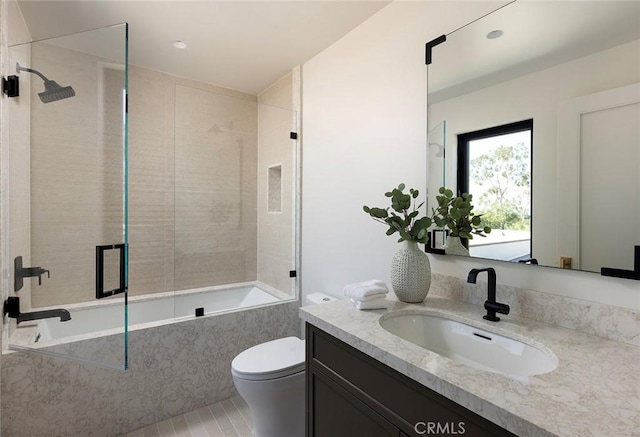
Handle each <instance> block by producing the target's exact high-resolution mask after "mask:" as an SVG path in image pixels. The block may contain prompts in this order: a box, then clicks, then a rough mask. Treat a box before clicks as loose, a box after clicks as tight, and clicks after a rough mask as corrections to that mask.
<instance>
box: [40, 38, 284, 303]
mask: <svg viewBox="0 0 640 437" xmlns="http://www.w3.org/2000/svg"><path fill="white" fill-rule="evenodd" d="M49 49H50V50H49V51H46V52H45V51H42V52H40V53H33V54H32V57H33V61H32V62H33V63H34V65H38V68H41V69H42V70H43V71H52V72H54V73H52V74H51V75H52V76H54V74H55V76H54V78H56V77H61V78H64V82H65V84H66V83H68V84H71V85H72V86H74V88H75V89H76V93H77V95H76V97H74V98H72V99H68V100H66V101H60V102H56V103H55V104H52V105H49V106H53V105H58V106H57V108H56V109H57V110H56V111H49V112H45V111H44V109H46V108H44V107H43V105H42V104H41V103H40V102H39V101H37V98H36V99H35V100H33V101H32V110H33V111H35V112H36V113H35V114H34V115H33V120H36V121H37V123H38V126H32V131H34V132H35V134H34V135H35V137H36V140H37V139H38V138H41V140H42V141H40V140H38V141H40V142H38V141H36V142H35V143H34V145H35V148H34V150H32V154H31V159H32V161H34V163H35V165H36V166H35V167H34V169H33V170H32V171H33V173H35V174H36V176H35V177H32V181H33V182H32V186H31V193H32V194H31V195H32V202H31V203H32V205H36V208H32V212H31V214H32V215H31V222H32V223H34V224H36V225H35V226H33V229H32V233H31V239H32V242H31V246H32V251H34V252H37V257H38V259H39V263H40V264H39V265H42V266H44V267H45V268H50V269H51V273H52V279H51V280H46V279H45V280H44V281H43V284H42V286H41V287H37V286H34V287H33V294H32V296H33V302H32V304H33V306H34V307H41V306H51V305H63V304H67V303H75V302H83V301H91V300H93V299H94V280H95V279H94V278H95V277H94V275H95V273H94V272H95V265H94V261H93V257H94V250H95V248H94V243H89V244H85V243H82V235H83V232H88V231H87V229H89V228H91V227H95V228H96V229H104V228H105V226H104V225H105V223H106V224H108V223H111V224H112V225H113V226H106V228H107V229H112V231H113V232H111V234H110V235H106V234H105V235H104V242H101V243H97V244H108V243H117V242H119V241H118V240H121V237H120V233H119V232H118V224H119V221H120V216H118V215H117V214H110V215H109V217H108V220H109V221H108V222H107V221H106V220H107V219H105V220H102V214H101V213H97V212H96V211H98V206H97V205H93V203H95V202H96V201H95V199H100V198H104V196H105V195H107V194H105V188H104V187H105V186H109V185H111V184H109V183H108V182H109V181H106V183H104V182H105V178H106V176H105V178H102V179H101V180H100V181H98V182H100V183H96V184H94V185H91V184H88V183H87V182H86V181H87V180H91V178H90V177H86V178H85V177H83V176H82V174H81V173H82V172H92V171H94V172H95V171H96V168H97V167H102V168H103V167H105V166H107V167H108V165H109V164H106V163H105V162H103V161H101V160H104V159H105V158H108V156H106V155H105V154H104V153H102V152H103V151H102V150H100V143H99V142H98V141H97V138H96V135H97V131H96V130H95V126H96V125H97V124H98V122H99V120H94V119H93V118H91V116H90V115H87V114H90V113H93V112H95V111H89V110H87V109H86V108H87V106H83V102H82V96H83V95H87V93H92V92H95V88H96V86H95V84H96V83H99V80H98V78H97V76H96V77H92V75H91V74H88V73H87V72H85V71H83V74H82V75H78V74H74V73H73V71H78V69H81V64H82V63H83V62H85V63H87V62H89V64H92V63H95V58H94V57H92V56H89V55H86V54H81V53H78V52H72V51H69V50H66V49H62V48H59V47H50V48H49ZM57 59H64V63H63V65H68V66H70V67H69V72H68V73H66V72H65V71H61V70H60V69H61V68H64V67H61V66H60V64H59V62H57V61H56V64H57V66H56V65H53V61H54V60H57ZM49 60H51V61H49ZM49 62H50V63H51V65H49V64H48V63H49ZM291 76H292V75H291V74H289V75H287V76H286V77H285V78H283V80H281V81H279V82H278V83H277V84H276V85H274V86H273V87H272V88H270V89H269V90H268V91H267V92H265V93H264V94H263V95H261V96H260V101H261V103H262V102H263V101H264V103H265V104H268V105H278V106H279V105H282V106H283V107H282V108H273V107H266V106H264V105H258V99H257V98H256V96H252V95H248V94H244V93H240V92H237V91H233V90H228V89H224V88H220V87H216V86H212V85H208V84H203V83H199V82H194V81H190V80H187V79H183V78H178V77H175V76H171V75H168V74H164V73H160V72H156V71H151V70H147V69H143V68H139V67H135V66H132V67H130V70H129V242H130V258H129V278H130V279H129V284H130V293H131V294H132V295H137V294H148V293H157V292H164V291H172V290H180V289H189V288H195V287H204V286H211V285H219V284H226V283H234V282H243V281H251V280H255V279H260V280H262V281H263V282H266V283H268V284H269V285H272V286H274V287H276V288H279V289H281V290H282V291H285V292H291V280H290V279H289V277H288V271H289V270H290V266H291V264H292V238H293V237H292V235H293V231H292V226H293V219H292V218H293V213H292V211H293V209H292V208H293V206H292V202H291V197H292V191H291V190H292V187H293V183H292V171H293V165H294V160H293V157H292V152H293V148H292V147H293V146H292V141H291V140H290V139H289V131H291V130H292V128H291V123H292V112H291V109H290V108H291V101H292V98H291V88H292V79H291ZM85 104H86V102H85ZM89 104H90V103H89ZM259 106H260V107H261V109H258V107H259ZM89 108H91V106H89ZM65 111H67V112H65ZM83 111H85V112H86V114H85V113H83ZM89 118H91V119H89ZM94 118H95V117H94ZM65 119H66V120H65ZM69 119H71V120H75V122H74V123H73V126H72V127H71V128H70V127H69V122H68V121H67V120H69ZM34 124H35V122H34ZM276 132H280V133H282V132H283V133H284V135H286V136H285V137H284V139H282V140H281V139H278V140H273V138H275V137H276V136H277V135H276ZM45 140H46V143H45ZM40 143H42V146H38V144H40ZM56 143H57V144H59V145H58V146H56ZM259 144H260V149H259V146H258V145H259ZM34 145H32V147H34ZM105 150H106V148H105ZM101 153H102V154H101ZM259 159H260V160H261V164H260V165H258V160H259ZM115 162H116V163H117V159H116V161H115ZM274 162H275V163H278V164H282V171H283V180H284V181H285V182H284V183H283V185H282V187H283V192H282V195H283V199H285V200H284V201H283V210H282V212H281V213H280V214H279V215H277V216H276V215H273V214H270V215H265V214H263V213H264V211H263V210H262V209H263V206H264V208H266V203H267V200H266V199H267V198H266V197H262V196H266V195H267V194H266V192H265V190H264V186H265V181H266V179H265V178H266V177H267V175H266V170H265V168H264V166H263V165H262V163H268V164H269V165H270V164H271V163H274ZM38 165H40V167H42V168H40V167H38ZM74 169H75V170H74ZM43 170H44V171H43ZM76 170H77V171H79V172H80V173H78V176H79V177H78V178H77V180H76V184H66V185H64V186H60V187H53V188H57V189H53V190H52V184H53V185H55V183H56V178H55V175H56V174H64V173H65V172H70V171H71V172H72V171H76ZM59 172H60V173H59ZM120 177H121V176H120V175H119V174H118V173H114V174H112V175H111V178H112V179H114V180H113V182H117V179H119V178H120ZM262 179H264V181H263V180H262ZM259 180H260V181H261V182H259ZM112 185H113V187H115V190H116V192H117V190H118V184H117V183H114V184H112ZM259 189H260V190H262V191H259ZM115 197H117V196H115ZM38 199H41V200H42V199H49V200H54V202H53V203H50V204H49V205H50V206H48V207H38V206H37V205H39V204H40V203H39V202H40V201H38ZM258 199H260V200H258ZM56 200H57V202H56ZM113 203H114V204H116V206H117V199H116V200H115V201H114V202H113ZM61 210H63V212H64V219H63V220H61V219H60V217H58V215H59V214H60V213H61ZM61 222H64V227H61V226H59V224H60V223H61ZM258 228H260V231H259V229H258ZM62 229H66V231H63V230H62ZM259 232H260V236H258V233H259ZM65 241H74V242H75V241H77V242H78V243H82V244H74V246H76V249H77V250H75V251H73V253H72V255H73V256H71V258H69V257H68V255H69V254H66V253H62V252H60V250H59V248H60V247H65V246H64V245H63V243H64V242H65ZM67 246H68V244H67ZM62 255H64V256H62ZM63 260H64V261H63ZM54 278H55V279H54ZM65 281H68V283H65Z"/></svg>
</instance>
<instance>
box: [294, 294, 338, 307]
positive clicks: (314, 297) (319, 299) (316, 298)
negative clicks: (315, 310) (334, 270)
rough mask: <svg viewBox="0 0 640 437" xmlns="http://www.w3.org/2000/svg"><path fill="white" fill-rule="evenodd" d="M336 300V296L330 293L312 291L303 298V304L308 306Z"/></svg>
mask: <svg viewBox="0 0 640 437" xmlns="http://www.w3.org/2000/svg"><path fill="white" fill-rule="evenodd" d="M334 300H337V299H336V298H335V297H333V296H329V295H328V294H324V293H311V294H307V295H306V296H305V297H304V299H303V300H302V305H303V306H306V305H315V304H318V303H327V302H333V301H334Z"/></svg>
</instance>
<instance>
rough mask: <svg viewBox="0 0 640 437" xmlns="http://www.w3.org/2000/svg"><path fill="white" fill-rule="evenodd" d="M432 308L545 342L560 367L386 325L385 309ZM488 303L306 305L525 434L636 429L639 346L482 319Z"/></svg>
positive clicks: (343, 333)
mask: <svg viewBox="0 0 640 437" xmlns="http://www.w3.org/2000/svg"><path fill="white" fill-rule="evenodd" d="M403 309H418V310H433V311H438V312H441V313H443V314H444V315H447V316H449V317H452V318H454V319H456V320H459V321H463V322H466V323H468V324H471V325H473V326H477V327H479V328H481V329H486V330H489V331H492V332H496V333H497V334H501V335H505V336H507V337H511V338H514V339H518V338H523V337H524V338H528V339H532V340H533V341H535V342H538V343H541V344H543V345H544V346H546V347H547V348H549V349H550V350H551V351H553V352H554V353H555V354H556V356H557V357H558V360H559V364H558V368H557V369H556V370H554V371H552V372H550V373H547V374H544V375H538V376H532V377H528V378H517V379H516V378H513V377H509V376H506V375H500V374H496V373H490V372H485V371H481V370H476V369H473V368H470V367H468V366H465V365H463V364H460V363H457V362H454V361H451V360H449V359H447V358H444V357H442V356H440V355H438V354H436V353H433V352H430V351H428V350H426V349H423V348H421V347H419V346H417V345H415V344H413V343H410V342H408V341H405V340H403V339H401V338H399V337H396V336H394V335H392V334H390V333H389V332H387V331H385V330H384V329H382V327H380V325H379V318H380V316H381V315H383V314H385V313H387V312H389V311H397V310H403ZM484 314H485V311H484V309H483V308H482V307H479V306H474V305H470V304H467V303H463V302H457V301H453V300H449V299H444V298H440V297H431V296H429V297H427V299H426V300H425V301H424V302H423V303H422V304H406V303H403V302H395V303H394V305H393V306H392V307H391V308H390V309H389V310H373V311H357V310H356V309H355V308H354V307H353V306H352V305H351V304H350V303H349V302H348V301H346V300H340V301H336V302H331V303H327V304H325V305H315V306H310V307H303V308H301V310H300V316H301V317H302V319H304V320H305V321H307V322H309V323H311V324H313V325H315V326H317V327H318V328H320V329H322V330H324V331H326V332H328V333H329V334H331V335H333V336H335V337H336V338H338V339H340V340H342V341H344V342H346V343H347V344H349V345H351V346H353V347H355V348H356V349H358V350H360V351H362V352H364V353H366V354H367V355H369V356H371V357H373V358H375V359H377V360H379V361H380V362H382V363H384V364H386V365H388V366H389V367H391V368H393V369H395V370H397V371H399V372H401V373H403V374H404V375H407V376H408V377H410V378H412V379H414V380H415V381H417V382H419V383H421V384H422V385H424V386H426V387H428V388H430V389H432V390H435V391H436V392H438V393H440V394H442V395H443V396H445V397H447V398H448V399H451V400H453V401H455V402H457V403H458V404H460V405H462V406H464V407H466V408H468V409H469V410H471V411H473V412H475V413H477V414H479V415H481V416H482V417H485V418H486V419H488V420H491V421H492V422H494V423H496V424H498V425H500V426H502V427H504V428H506V429H508V430H509V431H511V432H513V433H515V434H517V435H522V436H567V437H568V436H572V437H574V436H583V435H590V436H612V435H616V436H631V435H637V431H638V429H640V402H639V401H638V399H640V396H639V394H640V392H639V387H640V348H638V347H636V346H633V345H628V344H624V343H620V342H615V341H612V340H609V339H604V338H601V337H596V336H593V335H589V334H585V333H581V332H577V331H573V330H569V329H565V328H561V327H554V326H550V325H546V324H543V323H540V322H537V321H533V320H529V319H524V318H521V317H518V316H513V315H508V316H504V318H503V319H502V320H501V321H500V322H498V323H491V322H487V321H485V320H483V319H482V315H484Z"/></svg>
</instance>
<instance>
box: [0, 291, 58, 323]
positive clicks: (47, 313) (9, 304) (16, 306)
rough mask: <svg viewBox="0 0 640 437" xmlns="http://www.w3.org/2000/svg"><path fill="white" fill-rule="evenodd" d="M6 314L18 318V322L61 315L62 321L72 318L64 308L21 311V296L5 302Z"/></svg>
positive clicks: (10, 298)
mask: <svg viewBox="0 0 640 437" xmlns="http://www.w3.org/2000/svg"><path fill="white" fill-rule="evenodd" d="M4 314H5V315H7V314H8V315H9V317H11V318H14V319H16V322H17V323H18V324H19V323H22V322H28V321H30V320H40V319H50V318H52V317H60V321H61V322H67V321H69V320H71V314H70V313H69V311H67V310H65V309H64V308H59V309H54V310H43V311H32V312H30V313H21V312H20V298H19V297H15V296H13V297H9V298H8V299H7V300H6V301H5V302H4Z"/></svg>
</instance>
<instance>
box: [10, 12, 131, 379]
mask: <svg viewBox="0 0 640 437" xmlns="http://www.w3.org/2000/svg"><path fill="white" fill-rule="evenodd" d="M8 57H9V71H7V72H6V73H5V74H6V76H9V77H8V83H7V84H5V94H6V96H5V107H6V112H5V114H6V115H5V117H4V119H3V122H4V125H3V129H2V130H3V132H8V134H7V135H6V136H5V138H4V141H3V146H2V147H3V150H2V158H3V159H2V165H3V168H2V175H3V176H2V177H3V180H2V183H3V186H4V187H3V190H2V191H3V199H2V205H3V206H4V208H3V210H2V222H3V224H4V226H3V239H4V243H5V244H3V253H2V256H3V269H4V271H5V275H3V283H2V285H3V299H4V300H5V314H4V329H6V330H8V334H7V333H6V332H7V331H5V335H8V342H7V343H5V344H8V347H9V349H12V350H21V351H29V352H36V353H41V354H46V355H53V356H57V357H63V358H68V359H72V360H76V361H81V362H89V363H94V364H98V365H101V366H105V367H111V368H117V369H125V368H126V366H127V289H128V254H127V251H128V233H127V211H128V202H127V200H128V199H127V176H128V174H127V165H128V161H127V152H128V150H127V71H128V70H127V25H126V24H122V25H117V26H110V27H107V28H102V29H97V30H92V31H88V32H82V33H78V34H73V35H68V36H63V37H58V38H52V39H47V40H43V41H38V42H32V43H28V44H21V45H16V46H12V47H10V48H9V52H8ZM7 91H8V92H7ZM5 205H8V207H6V206H5ZM5 338H6V337H5Z"/></svg>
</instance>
